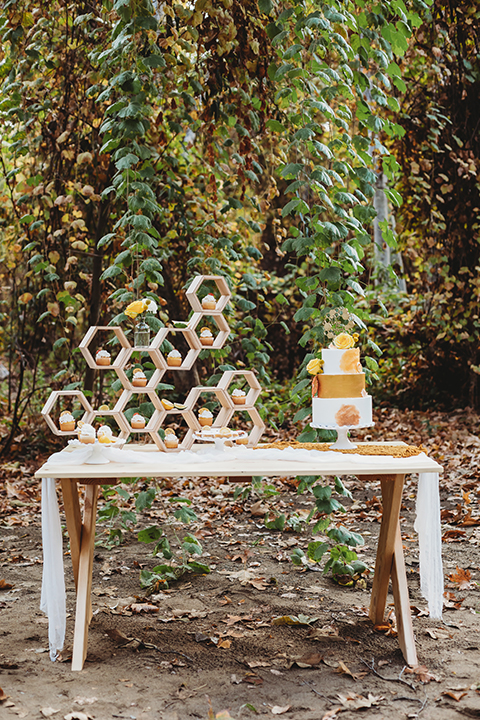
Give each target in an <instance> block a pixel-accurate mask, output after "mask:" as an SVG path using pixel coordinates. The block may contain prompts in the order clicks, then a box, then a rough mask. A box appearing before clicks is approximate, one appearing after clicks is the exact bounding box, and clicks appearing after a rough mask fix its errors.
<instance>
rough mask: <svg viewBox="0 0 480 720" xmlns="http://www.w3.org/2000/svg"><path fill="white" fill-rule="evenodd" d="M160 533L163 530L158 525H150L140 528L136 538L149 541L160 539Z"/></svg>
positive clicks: (145, 541) (144, 541)
mask: <svg viewBox="0 0 480 720" xmlns="http://www.w3.org/2000/svg"><path fill="white" fill-rule="evenodd" d="M162 535H163V530H162V529H161V528H159V527H158V525H152V526H151V527H148V528H145V529H144V530H141V531H140V532H139V533H138V535H137V539H138V540H139V542H143V543H151V542H156V541H157V540H160V538H161V537H162Z"/></svg>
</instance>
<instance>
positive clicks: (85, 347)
mask: <svg viewBox="0 0 480 720" xmlns="http://www.w3.org/2000/svg"><path fill="white" fill-rule="evenodd" d="M99 331H105V332H110V333H112V332H113V334H114V335H115V336H116V338H117V340H118V342H119V343H120V345H121V348H120V352H119V353H118V355H117V357H116V358H115V360H114V361H113V363H110V364H108V365H100V364H99V363H97V362H96V360H95V358H94V357H93V355H92V353H91V352H90V349H89V345H91V343H92V341H93V339H94V337H95V335H96V334H97V333H98V332H99ZM78 347H79V349H80V352H81V353H82V355H83V357H84V358H85V360H86V361H87V364H88V365H89V366H90V367H91V368H94V369H95V370H109V369H110V368H113V369H114V370H116V369H118V368H122V367H123V365H124V359H125V357H126V353H127V352H128V351H129V350H130V349H131V345H130V343H129V342H128V340H127V338H126V336H125V333H124V332H123V330H122V328H119V327H114V326H104V325H95V326H94V327H91V328H89V329H88V331H87V334H86V335H85V337H84V338H83V340H82V342H81V343H80V345H79V346H78Z"/></svg>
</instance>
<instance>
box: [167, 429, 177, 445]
mask: <svg viewBox="0 0 480 720" xmlns="http://www.w3.org/2000/svg"><path fill="white" fill-rule="evenodd" d="M164 443H165V447H166V448H168V450H175V449H176V448H178V437H177V436H176V435H175V433H174V431H173V430H172V429H171V428H167V429H166V430H165V440H164Z"/></svg>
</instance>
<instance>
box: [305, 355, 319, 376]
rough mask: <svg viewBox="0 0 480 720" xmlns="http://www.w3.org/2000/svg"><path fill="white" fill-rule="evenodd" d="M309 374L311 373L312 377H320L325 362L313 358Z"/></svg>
mask: <svg viewBox="0 0 480 720" xmlns="http://www.w3.org/2000/svg"><path fill="white" fill-rule="evenodd" d="M307 372H308V373H310V375H319V374H320V373H322V372H323V360H319V359H318V358H313V360H310V362H309V363H308V365H307Z"/></svg>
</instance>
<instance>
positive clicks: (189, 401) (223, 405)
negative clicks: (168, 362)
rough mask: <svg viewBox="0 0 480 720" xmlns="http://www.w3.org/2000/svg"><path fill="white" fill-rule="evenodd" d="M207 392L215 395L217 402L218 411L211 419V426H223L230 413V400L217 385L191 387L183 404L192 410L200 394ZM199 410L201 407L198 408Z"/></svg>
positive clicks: (231, 410) (226, 422)
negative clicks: (218, 405)
mask: <svg viewBox="0 0 480 720" xmlns="http://www.w3.org/2000/svg"><path fill="white" fill-rule="evenodd" d="M206 393H209V394H210V395H215V397H216V398H217V400H218V402H219V404H220V412H219V413H218V414H217V416H216V417H215V418H214V420H213V424H212V425H213V427H225V426H226V425H227V424H228V421H229V419H230V417H231V415H232V412H233V409H232V403H231V402H230V400H229V398H228V395H227V393H226V392H225V391H224V390H222V389H221V388H218V387H209V386H207V385H196V386H195V387H193V388H192V389H191V390H190V392H189V393H188V395H187V397H186V398H185V405H187V406H188V407H189V408H190V409H191V410H192V411H193V410H194V408H195V404H196V403H197V402H198V400H199V398H200V396H201V395H203V394H206ZM199 410H201V408H199Z"/></svg>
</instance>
